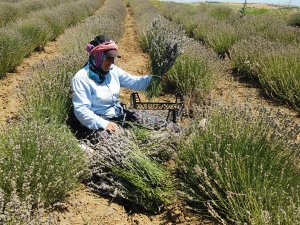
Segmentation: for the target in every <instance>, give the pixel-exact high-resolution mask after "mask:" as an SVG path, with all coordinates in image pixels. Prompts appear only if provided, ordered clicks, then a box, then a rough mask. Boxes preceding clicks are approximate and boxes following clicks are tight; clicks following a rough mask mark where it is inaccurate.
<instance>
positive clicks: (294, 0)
mask: <svg viewBox="0 0 300 225" xmlns="http://www.w3.org/2000/svg"><path fill="white" fill-rule="evenodd" d="M163 1H165V0H163ZM167 1H169V0H167ZM170 1H171V0H170ZM172 1H173V2H205V1H217V2H239V3H244V2H245V0H172ZM247 3H267V4H278V5H293V6H300V0H247Z"/></svg>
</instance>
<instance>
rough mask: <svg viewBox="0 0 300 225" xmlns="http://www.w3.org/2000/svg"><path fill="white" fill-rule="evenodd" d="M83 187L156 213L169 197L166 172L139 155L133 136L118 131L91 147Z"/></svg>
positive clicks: (167, 201)
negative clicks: (91, 152) (87, 170)
mask: <svg viewBox="0 0 300 225" xmlns="http://www.w3.org/2000/svg"><path fill="white" fill-rule="evenodd" d="M91 147H93V149H94V151H93V154H90V160H89V170H90V171H89V173H90V178H88V180H87V185H88V186H89V187H90V188H91V189H92V190H93V191H94V192H98V193H101V194H106V195H109V196H111V197H118V198H124V199H127V200H128V201H131V202H133V203H135V204H139V205H141V206H143V207H144V208H145V209H147V210H150V211H153V212H158V211H159V210H160V208H161V207H162V206H163V205H165V204H167V203H169V201H170V198H171V197H172V194H173V192H172V182H171V181H169V182H165V181H166V180H170V179H168V178H169V173H168V171H167V170H166V169H165V168H163V167H162V166H160V165H159V164H158V163H156V162H155V161H154V160H152V159H151V158H150V157H148V156H147V155H146V154H145V153H143V152H142V151H140V148H139V146H138V143H136V137H135V136H134V133H132V132H130V131H129V130H125V129H122V130H120V131H119V132H117V133H114V134H112V135H111V136H110V137H108V138H107V139H105V140H103V141H101V142H99V143H98V144H96V145H93V146H91Z"/></svg>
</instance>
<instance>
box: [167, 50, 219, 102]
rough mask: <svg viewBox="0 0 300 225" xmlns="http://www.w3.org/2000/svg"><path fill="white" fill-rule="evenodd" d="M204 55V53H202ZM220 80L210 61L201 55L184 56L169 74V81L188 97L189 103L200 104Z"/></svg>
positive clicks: (177, 61) (180, 57) (179, 58)
mask: <svg viewBox="0 0 300 225" xmlns="http://www.w3.org/2000/svg"><path fill="white" fill-rule="evenodd" d="M202 53H203V52H202ZM217 78H218V74H217V72H216V71H215V70H214V67H212V65H211V64H210V61H209V60H207V58H205V57H201V56H200V54H199V55H190V53H189V55H187V54H183V55H181V56H179V57H178V59H177V60H176V63H175V64H174V65H173V67H172V68H171V70H170V71H169V72H168V80H169V81H170V82H171V83H172V85H173V86H175V89H176V90H178V91H180V92H182V93H184V94H185V95H187V96H188V99H189V101H193V102H195V103H196V102H200V101H201V100H203V98H204V97H205V96H206V94H207V93H209V92H210V91H211V90H212V89H213V87H214V84H215V83H216V80H217Z"/></svg>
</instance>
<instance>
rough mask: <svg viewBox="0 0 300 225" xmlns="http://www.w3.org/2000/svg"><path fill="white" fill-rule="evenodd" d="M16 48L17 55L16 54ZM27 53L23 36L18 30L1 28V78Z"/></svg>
mask: <svg viewBox="0 0 300 225" xmlns="http://www.w3.org/2000/svg"><path fill="white" fill-rule="evenodd" d="M16 50H18V54H17V55H15V54H14V53H15V51H16ZM26 54H27V53H26V52H25V50H24V47H23V41H22V37H21V35H20V34H19V33H18V32H16V31H14V30H11V29H2V30H0V55H1V59H0V78H2V77H4V76H5V73H6V72H7V71H10V70H11V69H12V68H13V67H15V66H16V65H18V64H19V63H20V62H21V61H22V59H23V57H24V56H25V55H26Z"/></svg>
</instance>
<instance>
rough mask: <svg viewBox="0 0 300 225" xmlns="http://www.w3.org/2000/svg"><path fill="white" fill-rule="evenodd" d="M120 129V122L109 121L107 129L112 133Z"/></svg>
mask: <svg viewBox="0 0 300 225" xmlns="http://www.w3.org/2000/svg"><path fill="white" fill-rule="evenodd" d="M119 129H120V127H119V126H118V124H116V123H114V122H109V123H108V124H107V126H106V130H107V131H108V132H110V133H114V132H116V131H118V130H119Z"/></svg>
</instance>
